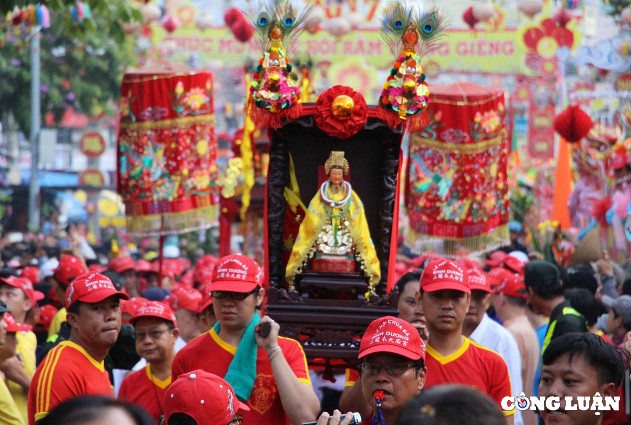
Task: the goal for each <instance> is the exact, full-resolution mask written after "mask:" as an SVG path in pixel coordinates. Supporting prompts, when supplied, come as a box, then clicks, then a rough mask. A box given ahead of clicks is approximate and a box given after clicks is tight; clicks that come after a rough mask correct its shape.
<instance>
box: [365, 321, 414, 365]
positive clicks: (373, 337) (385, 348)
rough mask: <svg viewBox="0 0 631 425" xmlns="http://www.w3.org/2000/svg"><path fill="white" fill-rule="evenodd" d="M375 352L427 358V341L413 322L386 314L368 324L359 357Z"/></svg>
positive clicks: (409, 357) (410, 357)
mask: <svg viewBox="0 0 631 425" xmlns="http://www.w3.org/2000/svg"><path fill="white" fill-rule="evenodd" d="M373 353H393V354H398V355H400V356H403V357H407V358H408V359H411V360H418V359H421V358H422V359H423V360H425V343H424V342H423V340H422V339H421V335H420V334H419V333H418V330H417V329H416V328H415V327H414V326H413V325H412V324H411V323H409V322H406V321H405V320H403V319H399V318H398V317H394V316H385V317H380V318H379V319H376V320H373V321H372V323H370V325H368V329H366V332H365V333H364V336H363V337H362V340H361V343H360V345H359V355H358V356H357V358H359V359H361V358H362V357H365V356H367V355H369V354H373Z"/></svg>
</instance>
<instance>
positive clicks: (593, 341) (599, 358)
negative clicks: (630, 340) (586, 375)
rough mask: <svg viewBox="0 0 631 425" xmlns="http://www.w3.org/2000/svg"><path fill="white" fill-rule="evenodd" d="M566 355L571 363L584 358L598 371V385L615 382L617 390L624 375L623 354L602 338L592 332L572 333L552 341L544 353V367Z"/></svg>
mask: <svg viewBox="0 0 631 425" xmlns="http://www.w3.org/2000/svg"><path fill="white" fill-rule="evenodd" d="M565 353H569V358H568V360H569V361H572V359H573V358H575V357H576V356H582V357H583V358H584V359H585V361H586V362H587V363H589V365H590V366H592V367H593V368H594V369H596V372H597V374H598V384H599V385H602V384H605V383H608V382H613V383H614V384H615V386H616V388H617V387H618V386H619V385H620V383H621V382H622V377H623V375H624V363H623V361H622V358H623V353H622V352H620V351H618V350H616V348H614V347H613V346H612V345H610V344H608V343H606V342H605V341H604V340H603V339H602V338H601V337H599V336H598V335H595V334H593V333H590V332H570V333H567V334H563V335H560V336H559V337H557V338H554V339H553V340H552V341H550V344H548V346H547V347H546V350H545V351H544V352H543V358H542V360H543V365H544V366H546V365H549V364H552V363H554V361H555V360H556V359H557V358H558V357H560V356H562V355H563V354H565Z"/></svg>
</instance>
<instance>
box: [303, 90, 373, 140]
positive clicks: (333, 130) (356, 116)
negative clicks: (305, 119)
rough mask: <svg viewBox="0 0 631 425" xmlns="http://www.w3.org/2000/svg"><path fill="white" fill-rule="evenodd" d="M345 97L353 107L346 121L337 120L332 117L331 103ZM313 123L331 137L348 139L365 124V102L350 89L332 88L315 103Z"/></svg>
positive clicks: (366, 112)
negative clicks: (348, 98) (351, 100)
mask: <svg viewBox="0 0 631 425" xmlns="http://www.w3.org/2000/svg"><path fill="white" fill-rule="evenodd" d="M342 95H346V96H349V97H350V98H351V99H353V103H354V107H353V112H352V114H351V116H350V117H349V118H348V119H344V120H341V119H337V118H336V117H335V116H333V110H332V106H333V101H334V100H335V99H336V98H337V97H338V96H342ZM315 106H316V112H315V122H316V124H317V126H318V128H319V129H320V130H322V131H324V132H325V133H326V134H328V135H329V136H331V137H337V138H338V139H348V138H349V137H351V136H352V135H354V134H356V133H357V132H358V131H359V130H361V129H362V128H363V127H364V124H366V119H367V117H368V115H367V114H368V108H367V107H366V100H365V99H364V97H363V96H362V95H361V93H358V92H356V91H355V90H353V89H351V88H350V87H346V86H333V87H331V88H330V89H328V90H327V91H325V92H324V93H322V94H321V95H320V97H319V98H318V101H317V102H316V105H315Z"/></svg>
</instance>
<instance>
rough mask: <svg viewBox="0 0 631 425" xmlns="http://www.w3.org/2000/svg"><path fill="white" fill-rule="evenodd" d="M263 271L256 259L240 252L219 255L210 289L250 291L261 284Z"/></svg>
mask: <svg viewBox="0 0 631 425" xmlns="http://www.w3.org/2000/svg"><path fill="white" fill-rule="evenodd" d="M262 278H263V272H262V270H261V267H259V265H258V264H256V261H254V260H253V259H251V258H250V257H246V256H245V255H241V254H234V255H227V256H225V257H221V258H220V259H219V261H217V264H215V269H214V270H213V277H212V281H211V282H210V285H209V288H208V289H209V290H210V291H230V292H250V291H252V290H254V288H256V287H257V286H261V280H262Z"/></svg>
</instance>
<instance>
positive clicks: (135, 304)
mask: <svg viewBox="0 0 631 425" xmlns="http://www.w3.org/2000/svg"><path fill="white" fill-rule="evenodd" d="M146 302H149V300H148V299H146V298H143V297H134V298H131V299H129V300H121V303H120V309H121V315H122V316H123V323H129V321H130V319H131V318H132V317H134V315H135V314H136V312H137V311H138V309H139V308H140V307H142V306H143V305H144V304H145V303H146Z"/></svg>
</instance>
